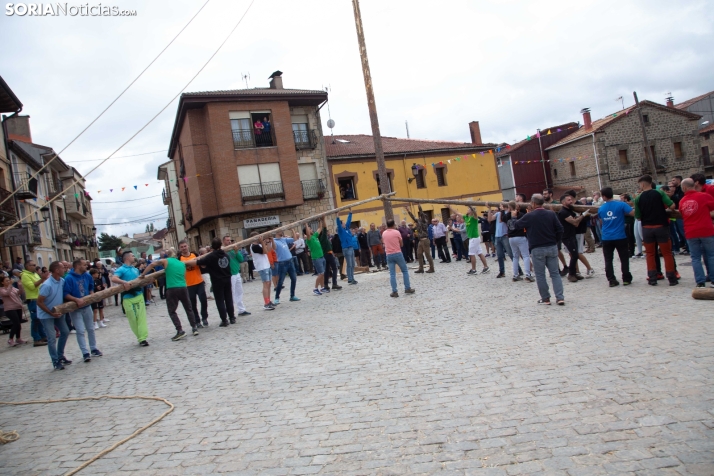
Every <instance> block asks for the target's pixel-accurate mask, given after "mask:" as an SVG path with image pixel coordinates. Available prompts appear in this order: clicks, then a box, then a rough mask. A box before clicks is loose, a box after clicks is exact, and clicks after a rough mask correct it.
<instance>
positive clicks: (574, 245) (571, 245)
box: [563, 236, 578, 276]
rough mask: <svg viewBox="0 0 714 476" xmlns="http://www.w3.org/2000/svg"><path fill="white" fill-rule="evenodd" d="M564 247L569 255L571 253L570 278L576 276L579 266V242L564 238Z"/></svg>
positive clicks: (571, 238)
mask: <svg viewBox="0 0 714 476" xmlns="http://www.w3.org/2000/svg"><path fill="white" fill-rule="evenodd" d="M563 246H564V247H565V249H566V250H568V253H570V263H569V264H568V274H569V275H570V276H575V270H576V269H577V266H578V240H577V239H576V238H575V237H574V236H571V237H570V238H563Z"/></svg>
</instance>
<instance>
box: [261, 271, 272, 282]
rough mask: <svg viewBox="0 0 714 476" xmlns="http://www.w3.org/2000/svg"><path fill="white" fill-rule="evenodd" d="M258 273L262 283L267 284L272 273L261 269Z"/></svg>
mask: <svg viewBox="0 0 714 476" xmlns="http://www.w3.org/2000/svg"><path fill="white" fill-rule="evenodd" d="M258 272H259V273H260V280H261V281H263V282H264V283H267V282H269V281H270V277H271V276H272V275H273V273H272V272H271V271H270V268H265V269H261V270H260V271H258Z"/></svg>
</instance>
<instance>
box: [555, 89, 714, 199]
mask: <svg viewBox="0 0 714 476" xmlns="http://www.w3.org/2000/svg"><path fill="white" fill-rule="evenodd" d="M640 107H641V108H642V114H643V117H644V121H645V127H646V131H647V139H648V141H649V144H648V146H649V147H650V150H651V151H652V152H653V154H654V157H655V163H656V167H657V175H658V181H659V183H661V184H665V183H667V180H668V179H669V178H671V177H673V176H675V175H683V176H688V175H691V174H693V173H695V172H698V171H700V170H702V156H701V148H700V137H699V134H698V131H697V124H698V122H697V121H698V120H699V119H700V117H701V116H700V115H698V114H693V113H691V112H688V111H683V110H680V109H677V108H675V107H668V106H665V105H662V104H657V103H655V102H652V101H646V100H645V101H640ZM581 112H582V113H583V126H582V127H580V129H578V130H577V131H576V132H574V133H572V134H570V135H568V136H566V137H565V138H563V139H561V140H560V141H558V142H556V143H555V144H553V145H552V146H550V147H548V148H546V151H547V153H548V160H550V166H551V171H552V174H553V184H554V185H555V186H556V187H561V186H562V187H572V188H577V187H582V188H581V192H582V193H581V194H584V195H591V194H592V192H593V191H595V190H600V189H601V188H602V187H605V186H610V187H612V188H613V189H614V191H615V193H623V192H628V191H629V192H633V191H635V190H636V189H637V178H638V177H640V176H641V175H642V174H644V173H651V172H652V171H651V170H649V165H648V163H647V158H646V155H645V148H644V147H645V146H644V140H643V137H642V127H641V126H640V119H639V115H638V111H637V106H634V105H633V106H631V107H629V108H626V109H623V110H622V111H617V112H616V113H613V114H609V115H607V116H606V117H604V118H602V119H598V120H596V121H592V120H591V117H590V110H589V109H583V111H581Z"/></svg>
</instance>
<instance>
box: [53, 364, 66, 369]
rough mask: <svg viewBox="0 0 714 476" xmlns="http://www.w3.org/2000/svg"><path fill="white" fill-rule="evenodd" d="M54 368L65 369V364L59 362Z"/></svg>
mask: <svg viewBox="0 0 714 476" xmlns="http://www.w3.org/2000/svg"><path fill="white" fill-rule="evenodd" d="M54 368H55V370H64V365H62V363H61V362H57V363H56V364H54Z"/></svg>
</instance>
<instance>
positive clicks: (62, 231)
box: [55, 220, 69, 241]
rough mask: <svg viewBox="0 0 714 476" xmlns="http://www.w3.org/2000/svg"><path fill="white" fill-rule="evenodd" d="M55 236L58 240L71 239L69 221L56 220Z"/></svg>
mask: <svg viewBox="0 0 714 476" xmlns="http://www.w3.org/2000/svg"><path fill="white" fill-rule="evenodd" d="M55 237H56V238H57V241H67V240H68V239H69V221H67V220H57V221H56V222H55Z"/></svg>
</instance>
